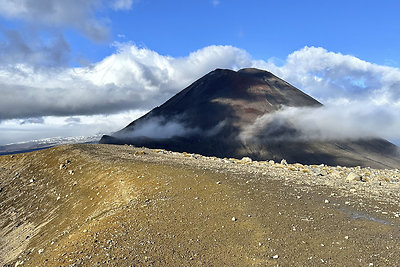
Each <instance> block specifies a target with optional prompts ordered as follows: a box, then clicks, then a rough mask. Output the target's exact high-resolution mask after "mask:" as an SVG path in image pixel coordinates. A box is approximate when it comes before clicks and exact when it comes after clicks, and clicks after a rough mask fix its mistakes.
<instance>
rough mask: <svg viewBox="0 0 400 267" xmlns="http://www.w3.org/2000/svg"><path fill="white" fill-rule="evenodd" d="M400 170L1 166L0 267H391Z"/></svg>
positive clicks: (62, 162) (148, 153) (28, 161)
mask: <svg viewBox="0 0 400 267" xmlns="http://www.w3.org/2000/svg"><path fill="white" fill-rule="evenodd" d="M399 175H400V172H399V170H375V169H364V168H357V167H355V168H345V167H327V166H322V165H321V166H304V165H301V164H286V162H285V161H283V162H281V163H273V162H254V161H251V159H249V158H243V159H240V160H238V159H219V158H212V157H203V156H201V155H194V154H188V153H175V152H169V151H164V150H150V149H145V148H135V147H131V146H111V145H70V146H60V147H56V148H52V149H48V150H43V151H36V152H32V153H27V154H19V155H14V156H9V155H8V156H1V157H0V188H1V190H0V214H1V218H0V225H2V227H1V229H0V263H2V264H10V265H13V266H15V265H19V264H22V265H26V266H36V265H45V266H96V265H105V264H107V265H111V266H130V265H132V266H149V265H150V266H151V265H154V266H177V265H183V266H194V265H206V266H223V265H229V266H251V265H260V266H266V265H267V266H320V265H323V264H326V265H329V266H397V264H398V258H399V257H400V218H399V216H400V206H399V200H400V197H399V192H400V190H399V186H400V176H399Z"/></svg>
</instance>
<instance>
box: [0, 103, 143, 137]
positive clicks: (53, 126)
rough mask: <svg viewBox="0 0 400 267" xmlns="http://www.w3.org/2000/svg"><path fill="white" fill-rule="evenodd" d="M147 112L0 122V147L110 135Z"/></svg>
mask: <svg viewBox="0 0 400 267" xmlns="http://www.w3.org/2000/svg"><path fill="white" fill-rule="evenodd" d="M145 112H146V111H143V110H130V111H125V112H121V113H118V114H111V115H92V116H73V117H54V116H45V117H41V118H40V121H35V120H25V119H13V120H6V121H3V122H2V123H0V145H5V144H10V143H15V142H20V141H29V140H37V139H44V138H49V137H70V136H94V135H98V134H111V133H113V132H115V131H118V130H120V129H122V128H123V127H125V126H126V125H127V124H129V123H130V122H131V121H132V120H134V119H136V118H139V117H140V116H142V115H143V114H144V113H145Z"/></svg>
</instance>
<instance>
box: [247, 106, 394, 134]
mask: <svg viewBox="0 0 400 267" xmlns="http://www.w3.org/2000/svg"><path fill="white" fill-rule="evenodd" d="M396 114H400V108H397V109H395V110H391V111H388V110H387V109H385V108H384V107H381V106H373V105H372V106H371V104H370V103H352V104H348V105H346V106H323V107H317V108H315V107H284V108H283V109H282V110H279V111H277V112H275V113H272V114H265V115H263V116H261V117H259V118H258V119H257V120H256V121H255V123H254V124H252V125H249V126H248V127H246V128H244V129H243V131H242V132H241V134H240V139H241V140H243V141H245V142H262V141H264V140H268V141H271V140H273V141H285V140H286V141H288V140H290V141H310V140H318V141H338V140H357V139H368V138H377V137H381V138H387V139H392V140H396V139H399V138H400V133H399V129H400V120H399V119H398V117H397V116H396ZM283 127H285V129H290V130H289V131H283V132H284V134H277V135H274V132H276V131H280V130H282V129H283Z"/></svg>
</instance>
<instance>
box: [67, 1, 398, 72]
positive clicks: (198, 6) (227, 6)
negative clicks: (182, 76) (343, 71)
mask: <svg viewBox="0 0 400 267" xmlns="http://www.w3.org/2000/svg"><path fill="white" fill-rule="evenodd" d="M213 3H214V4H213ZM399 10H400V3H399V2H398V1H370V0H367V1H360V0H353V1H311V0H308V1H289V0H284V1H255V0H250V1H236V0H230V1H223V0H221V1H217V2H213V1H208V0H192V1H175V0H171V1H156V0H140V1H137V2H134V3H133V5H132V9H130V10H125V11H114V10H99V11H98V14H97V17H98V18H99V19H104V20H108V22H107V24H108V25H109V26H110V28H111V36H110V39H109V40H107V41H105V42H102V43H97V44H96V43H95V44H94V43H92V41H91V40H89V39H87V38H84V37H82V36H81V35H80V34H79V32H76V31H70V32H69V34H68V35H67V40H68V41H69V43H70V45H71V47H72V49H73V55H74V57H75V58H76V57H79V56H80V55H86V56H88V57H89V59H90V60H91V61H97V60H100V59H102V58H104V57H105V56H107V55H109V54H110V53H111V52H112V50H113V48H112V47H110V43H111V42H112V41H113V40H114V41H120V42H127V41H131V42H133V43H135V44H137V45H139V46H144V47H147V48H150V49H152V50H155V51H157V52H159V53H161V54H163V55H171V56H175V57H176V56H185V55H187V54H188V53H190V52H192V51H195V50H197V49H199V48H201V47H205V46H208V45H232V46H236V47H239V48H243V49H245V50H247V51H248V52H249V53H250V54H251V55H253V56H254V57H255V58H261V59H265V60H267V59H269V58H271V57H276V58H279V59H282V60H284V59H285V58H286V56H287V55H288V54H290V53H291V52H293V51H295V50H297V49H300V48H302V47H304V46H317V47H319V46H321V47H324V48H325V49H327V50H329V51H334V52H341V53H343V54H351V55H354V56H356V57H358V58H361V59H364V60H367V61H370V62H374V63H377V64H384V65H390V66H397V67H398V65H399V62H400V50H399V49H398V47H400V34H398V33H399V32H400V17H399V16H398V12H399ZM118 35H120V36H121V35H123V36H124V37H122V38H121V37H118Z"/></svg>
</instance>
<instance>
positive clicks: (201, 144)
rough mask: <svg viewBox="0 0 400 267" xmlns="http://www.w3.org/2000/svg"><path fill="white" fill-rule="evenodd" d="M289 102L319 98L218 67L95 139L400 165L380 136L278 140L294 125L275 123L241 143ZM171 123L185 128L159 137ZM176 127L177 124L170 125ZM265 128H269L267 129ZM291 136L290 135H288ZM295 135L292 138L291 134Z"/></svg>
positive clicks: (255, 74)
mask: <svg viewBox="0 0 400 267" xmlns="http://www.w3.org/2000/svg"><path fill="white" fill-rule="evenodd" d="M283 106H289V107H319V106H321V103H319V102H318V101H317V100H315V99H313V98H312V97H310V96H308V95H307V94H305V93H303V92H302V91H300V90H299V89H297V88H295V87H294V86H292V85H290V84H289V83H287V82H285V81H284V80H282V79H279V78H278V77H276V76H274V75H273V74H272V73H270V72H267V71H262V70H258V69H242V70H239V71H237V72H236V71H232V70H223V69H217V70H215V71H212V72H210V73H209V74H207V75H206V76H204V77H203V78H201V79H199V80H197V81H196V82H194V83H193V84H191V85H190V86H189V87H187V88H186V89H184V90H182V91H181V92H180V93H178V94H176V95H175V96H174V97H172V98H171V99H169V100H168V101H167V102H165V103H164V104H163V105H161V106H160V107H156V108H155V109H153V110H152V111H150V112H149V113H147V114H146V115H144V116H143V117H141V118H139V119H137V120H135V121H134V122H132V123H131V124H129V125H128V126H127V127H126V128H124V129H122V130H121V131H119V132H116V133H114V134H113V135H112V136H103V138H102V139H101V140H100V143H111V144H133V145H136V146H146V147H150V148H156V147H157V148H165V149H168V150H175V151H186V152H195V153H199V154H204V155H215V156H219V157H243V156H251V157H252V158H254V159H258V160H266V159H274V160H281V159H283V158H284V159H286V160H287V161H288V162H300V163H306V164H320V163H325V164H328V165H349V166H355V165H361V166H371V167H376V168H393V167H400V159H399V156H398V148H397V147H396V146H395V145H393V144H391V143H390V142H388V141H386V140H382V139H372V140H363V141H358V142H311V141H308V142H305V141H288V140H285V141H282V140H281V141H277V140H276V138H275V137H277V136H281V135H284V136H286V135H288V136H295V135H296V130H295V129H293V128H290V126H289V125H285V126H282V125H280V126H279V127H278V128H277V129H275V128H274V131H270V130H271V129H266V133H267V134H266V136H264V138H263V141H262V142H261V143H260V142H248V140H247V142H243V141H242V140H241V139H240V138H239V134H240V132H241V131H242V130H243V129H244V128H245V127H248V126H249V125H251V124H253V123H254V122H255V120H256V119H257V118H258V117H260V116H262V115H264V114H266V113H272V112H274V111H277V110H279V109H280V108H282V107H283ZM171 122H174V123H175V124H177V123H178V124H179V126H181V127H183V128H184V129H185V130H186V131H185V134H178V136H176V135H175V136H172V135H167V136H165V138H163V136H162V134H163V133H162V131H163V130H165V129H171V127H169V128H168V127H167V126H168V125H169V124H170V123H171ZM155 123H156V124H158V125H161V126H164V128H162V127H161V128H160V127H159V128H155V130H154V131H161V133H159V134H158V135H157V136H156V137H155V136H153V137H152V138H149V136H148V135H147V134H146V132H143V131H138V130H139V129H143V128H146V127H147V128H148V129H151V127H150V126H149V125H153V124H155ZM175 126H176V125H175ZM269 131H270V132H269ZM291 140H292V139H291ZM294 140H296V139H294Z"/></svg>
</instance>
